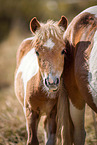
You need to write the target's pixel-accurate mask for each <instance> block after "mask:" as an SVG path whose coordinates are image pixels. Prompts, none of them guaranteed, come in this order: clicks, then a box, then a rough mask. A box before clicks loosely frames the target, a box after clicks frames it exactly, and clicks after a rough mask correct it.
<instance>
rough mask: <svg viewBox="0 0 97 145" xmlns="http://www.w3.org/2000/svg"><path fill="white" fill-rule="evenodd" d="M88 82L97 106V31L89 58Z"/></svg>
mask: <svg viewBox="0 0 97 145" xmlns="http://www.w3.org/2000/svg"><path fill="white" fill-rule="evenodd" d="M88 82H89V89H90V92H91V94H92V98H93V102H94V103H95V105H96V107H97V31H96V32H95V35H94V45H93V48H92V50H91V54H90V58H89V73H88Z"/></svg>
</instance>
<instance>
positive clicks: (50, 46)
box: [43, 39, 55, 49]
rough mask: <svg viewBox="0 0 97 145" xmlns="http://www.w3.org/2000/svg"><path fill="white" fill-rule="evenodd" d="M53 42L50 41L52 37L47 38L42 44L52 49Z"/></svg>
mask: <svg viewBox="0 0 97 145" xmlns="http://www.w3.org/2000/svg"><path fill="white" fill-rule="evenodd" d="M54 45H55V43H54V42H53V41H52V39H48V40H47V41H46V42H45V43H44V45H43V46H45V47H48V48H50V49H52V48H53V47H54Z"/></svg>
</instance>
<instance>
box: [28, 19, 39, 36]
mask: <svg viewBox="0 0 97 145" xmlns="http://www.w3.org/2000/svg"><path fill="white" fill-rule="evenodd" d="M39 27H40V23H39V21H38V20H37V18H36V17H34V18H33V19H32V20H31V21H30V30H31V32H32V33H35V31H36V30H37V29H38V28H39Z"/></svg>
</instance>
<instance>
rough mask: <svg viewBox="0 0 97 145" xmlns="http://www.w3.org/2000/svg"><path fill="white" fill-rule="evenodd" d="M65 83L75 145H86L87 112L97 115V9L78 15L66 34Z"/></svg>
mask: <svg viewBox="0 0 97 145" xmlns="http://www.w3.org/2000/svg"><path fill="white" fill-rule="evenodd" d="M63 37H64V41H65V44H66V55H67V56H66V60H65V65H64V82H65V86H66V89H67V92H68V97H69V102H70V115H71V119H72V122H73V125H74V144H75V145H84V142H85V130H84V110H85V103H87V104H88V105H89V106H90V107H91V108H92V109H93V110H94V111H95V112H96V113H97V6H94V7H90V8H88V9H86V10H84V11H83V12H81V13H80V14H79V15H77V16H76V17H75V18H74V19H73V20H72V21H71V23H70V24H69V26H68V28H67V30H66V31H65V33H64V36H63Z"/></svg>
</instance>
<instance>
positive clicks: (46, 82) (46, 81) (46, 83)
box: [45, 79, 48, 87]
mask: <svg viewBox="0 0 97 145" xmlns="http://www.w3.org/2000/svg"><path fill="white" fill-rule="evenodd" d="M45 85H46V86H47V87H48V80H47V79H45Z"/></svg>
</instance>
